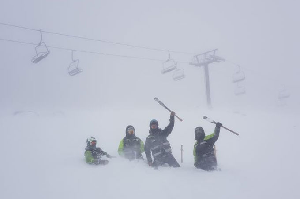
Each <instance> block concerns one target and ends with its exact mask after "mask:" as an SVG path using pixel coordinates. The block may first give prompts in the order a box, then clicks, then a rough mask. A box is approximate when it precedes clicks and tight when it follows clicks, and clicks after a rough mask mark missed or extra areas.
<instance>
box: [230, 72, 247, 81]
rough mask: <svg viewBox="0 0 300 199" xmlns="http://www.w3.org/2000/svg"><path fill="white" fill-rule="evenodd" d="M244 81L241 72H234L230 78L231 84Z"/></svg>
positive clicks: (243, 75)
mask: <svg viewBox="0 0 300 199" xmlns="http://www.w3.org/2000/svg"><path fill="white" fill-rule="evenodd" d="M244 80H245V74H244V73H243V72H241V71H238V72H236V73H235V74H234V75H233V77H232V82H233V83H236V82H241V81H244Z"/></svg>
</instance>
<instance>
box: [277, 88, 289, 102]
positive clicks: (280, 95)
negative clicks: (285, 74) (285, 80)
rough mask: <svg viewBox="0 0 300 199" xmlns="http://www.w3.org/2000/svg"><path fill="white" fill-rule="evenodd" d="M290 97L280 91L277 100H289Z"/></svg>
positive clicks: (286, 92)
mask: <svg viewBox="0 0 300 199" xmlns="http://www.w3.org/2000/svg"><path fill="white" fill-rule="evenodd" d="M289 97H290V93H289V92H288V91H287V90H282V91H280V92H279V94H278V99H280V100H281V99H285V98H289Z"/></svg>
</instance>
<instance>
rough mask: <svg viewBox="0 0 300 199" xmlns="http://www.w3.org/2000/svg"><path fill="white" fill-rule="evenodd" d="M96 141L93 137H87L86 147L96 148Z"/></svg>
mask: <svg viewBox="0 0 300 199" xmlns="http://www.w3.org/2000/svg"><path fill="white" fill-rule="evenodd" d="M96 144H97V140H96V138H94V137H89V138H87V139H86V145H87V146H96Z"/></svg>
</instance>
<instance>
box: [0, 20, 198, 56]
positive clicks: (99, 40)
mask: <svg viewBox="0 0 300 199" xmlns="http://www.w3.org/2000/svg"><path fill="white" fill-rule="evenodd" d="M0 25H3V26H10V27H14V28H20V29H25V30H31V31H41V32H43V33H47V34H53V35H59V36H65V37H71V38H76V39H83V40H87V41H97V42H103V43H108V44H112V45H121V46H127V47H131V48H141V49H146V50H153V51H163V52H172V53H178V54H188V55H195V54H196V53H191V52H183V51H174V50H168V49H159V48H151V47H147V46H138V45H132V44H127V43H121V42H113V41H107V40H102V39H93V38H88V37H82V36H76V35H69V34H64V33H58V32H51V31H45V30H41V29H35V28H27V27H24V26H18V25H13V24H8V23H2V22H0Z"/></svg>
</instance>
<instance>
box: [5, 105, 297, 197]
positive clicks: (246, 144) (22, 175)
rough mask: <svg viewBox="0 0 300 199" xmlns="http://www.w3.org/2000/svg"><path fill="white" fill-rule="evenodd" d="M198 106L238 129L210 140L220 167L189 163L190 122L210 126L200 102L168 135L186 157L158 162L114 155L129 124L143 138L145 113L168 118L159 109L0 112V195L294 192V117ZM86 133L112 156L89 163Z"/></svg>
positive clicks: (162, 122) (266, 194) (163, 122)
mask: <svg viewBox="0 0 300 199" xmlns="http://www.w3.org/2000/svg"><path fill="white" fill-rule="evenodd" d="M45 113H46V112H45ZM204 113H205V114H206V115H207V116H209V117H211V118H213V119H215V120H216V121H221V122H223V124H224V125H225V126H227V127H228V128H232V129H233V130H235V131H237V132H238V133H240V136H239V137H238V136H236V135H234V134H232V133H230V132H228V131H226V130H224V129H222V130H221V134H220V138H219V140H218V141H217V143H216V147H217V150H218V152H217V156H218V162H219V166H220V168H221V171H216V172H205V171H202V170H197V169H195V168H194V166H193V155H192V150H193V144H194V131H193V129H194V127H196V126H198V125H200V126H203V127H204V129H205V130H206V132H207V133H208V132H212V131H213V128H214V125H213V124H210V123H208V122H206V121H204V120H203V119H201V117H200V115H201V114H202V115H203V110H195V111H189V112H184V111H182V112H178V115H179V116H181V117H182V118H183V119H184V121H183V122H179V121H178V120H176V123H175V127H174V130H173V132H172V134H171V135H170V136H169V141H170V143H171V145H172V148H173V154H174V156H175V158H176V159H177V160H178V161H180V145H181V144H183V146H184V163H182V164H181V167H180V168H169V167H159V169H158V170H154V169H152V168H150V167H148V166H147V165H146V164H145V163H144V162H142V161H140V162H135V161H132V162H129V161H127V160H125V159H122V158H120V157H119V156H118V155H117V148H118V144H119V141H120V140H121V139H122V138H123V136H124V135H125V128H126V126H127V125H128V124H132V125H133V126H135V128H136V135H137V136H139V137H140V138H141V139H142V140H145V138H146V136H147V135H148V128H149V126H148V125H149V121H150V120H151V119H152V118H151V117H149V115H156V116H157V117H156V118H157V119H158V121H159V125H160V127H162V128H163V127H164V126H166V125H167V124H168V117H169V114H168V112H166V111H165V110H131V111H130V112H129V110H113V109H112V110H111V111H110V110H108V109H107V110H102V111H99V112H75V111H73V112H68V113H65V115H64V116H61V115H59V116H57V115H56V116H53V115H51V114H49V115H46V114H40V116H28V115H26V116H2V117H1V120H0V121H1V125H0V126H1V127H0V131H1V132H2V133H1V139H0V140H1V141H0V142H1V143H0V146H1V151H2V164H1V170H0V175H1V181H0V183H1V184H0V187H1V193H0V198H45V199H47V198H49V199H50V198H72V199H76V198H78V199H79V198H86V197H97V198H98V197H99V198H121V197H122V198H196V197H199V198H200V197H201V198H273V199H275V198H278V199H279V198H299V196H300V195H299V191H298V190H297V187H298V184H299V183H298V182H299V177H300V175H299V174H300V173H299V169H298V168H299V159H298V158H297V157H298V152H299V146H298V145H297V142H298V138H299V134H298V132H299V118H296V117H295V116H294V115H291V114H284V115H283V114H278V113H268V112H265V113H259V112H255V111H252V112H247V113H246V115H244V116H242V115H239V114H236V113H233V112H232V113H228V112H222V111H214V110H205V111H204ZM265 118H268V120H266V119H265ZM88 136H95V137H96V138H97V139H98V145H99V146H100V147H101V148H102V149H103V150H105V151H107V152H108V153H109V154H111V155H115V156H117V157H116V158H114V159H110V163H109V164H108V165H106V166H91V165H87V164H86V163H85V161H84V156H83V153H84V148H85V139H86V138H87V137H88ZM144 157H145V154H144Z"/></svg>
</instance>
